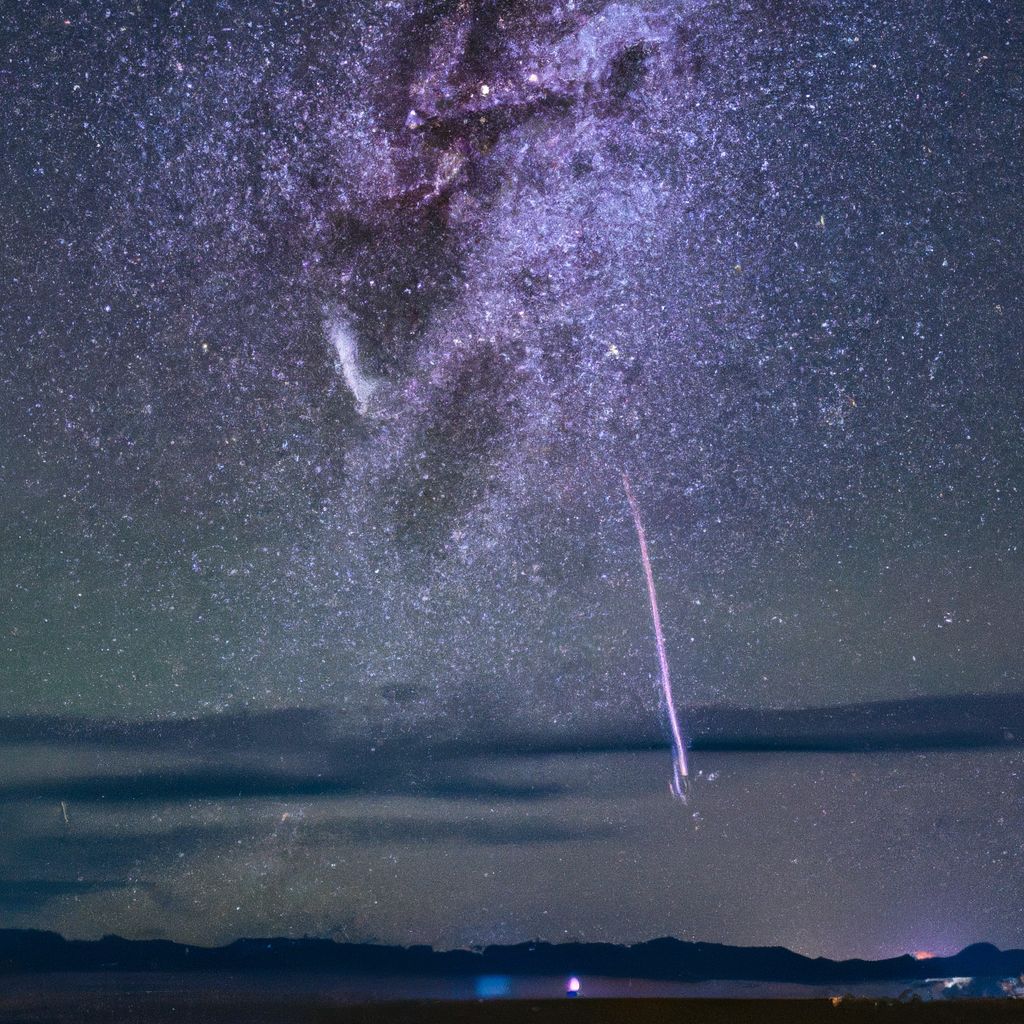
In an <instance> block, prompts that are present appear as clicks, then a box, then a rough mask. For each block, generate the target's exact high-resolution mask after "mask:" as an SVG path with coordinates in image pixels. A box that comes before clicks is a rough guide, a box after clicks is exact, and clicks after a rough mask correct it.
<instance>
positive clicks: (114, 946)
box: [0, 929, 1024, 984]
mask: <svg viewBox="0 0 1024 1024" xmlns="http://www.w3.org/2000/svg"><path fill="white" fill-rule="evenodd" d="M239 970H243V971H253V972H262V971H279V970H280V971H293V972H294V971H299V972H301V971H334V972H337V973H339V974H342V975H343V974H374V975H401V976H434V977H446V976H450V977H464V976H466V975H480V974H500V975H510V976H517V975H532V976H552V975H569V974H579V975H591V976H606V977H633V978H645V979H649V980H658V981H677V982H689V981H711V980H746V981H778V982H791V983H797V984H799V983H805V984H823V983H824V984H835V983H846V984H853V983H857V982H867V981H883V980H907V981H913V980H924V979H926V978H935V977H959V976H974V977H1008V976H1016V975H1019V974H1021V973H1024V949H1011V950H1000V949H998V948H997V947H996V946H994V945H992V944H991V943H984V942H982V943H975V944H973V945H970V946H967V947H965V948H964V949H962V950H960V952H958V953H955V954H953V955H951V956H947V957H932V958H928V959H923V960H918V959H916V958H915V957H913V956H911V955H909V954H904V955H902V956H898V957H889V958H886V959H882V960H864V959H859V958H854V959H849V960H831V959H829V958H827V957H807V956H804V955H803V954H801V953H795V952H793V951H792V950H790V949H787V948H785V947H783V946H769V947H762V946H727V945H723V944H719V943H710V942H684V941H682V940H679V939H674V938H669V937H664V938H658V939H651V940H647V941H645V942H640V943H636V944H634V945H629V946H626V945H615V944H612V943H599V942H597V943H583V942H571V943H548V942H539V941H538V942H521V943H516V944H513V945H507V946H497V945H495V946H485V947H481V948H475V949H453V950H434V949H433V948H432V947H431V946H425V945H419V946H416V945H414V946H386V945H377V944H372V943H341V942H336V941H334V940H332V939H319V938H301V939H289V938H282V937H270V938H262V939H259V938H257V939H252V938H241V939H236V940H235V941H233V942H231V943H229V944H227V945H224V946H216V947H208V946H193V945H189V944H186V943H178V942H173V941H171V940H167V939H124V938H121V937H119V936H116V935H108V936H104V937H103V938H101V939H88V940H83V939H65V938H64V937H63V936H61V935H59V934H58V933H56V932H48V931H36V930H29V929H24V930H23V929H0V974H17V973H53V972H71V971H73V972H110V971H128V972H133V971H166V972H190V971H239Z"/></svg>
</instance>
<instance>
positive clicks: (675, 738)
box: [622, 473, 689, 803]
mask: <svg viewBox="0 0 1024 1024" xmlns="http://www.w3.org/2000/svg"><path fill="white" fill-rule="evenodd" d="M622 486H623V487H624V488H625V491H626V500H627V501H628V502H629V510H630V512H632V513H633V524H634V525H635V526H636V536H637V540H639V541H640V558H641V559H642V561H643V563H644V575H645V576H646V577H647V596H648V598H649V599H650V602H651V619H652V621H653V622H654V639H655V641H656V642H657V645H658V664H659V665H660V667H661V692H662V696H663V697H664V698H665V707H666V709H667V710H668V724H669V728H670V729H671V730H672V781H671V783H669V788H670V789H671V790H672V794H673V796H676V797H678V798H679V799H680V800H682V801H683V803H686V797H687V790H688V787H689V771H688V769H687V767H686V744H685V743H684V742H683V734H682V730H681V729H680V728H679V718H678V716H677V715H676V705H675V701H674V700H673V699H672V682H671V680H670V679H669V674H668V656H667V655H666V654H665V634H664V633H662V631H661V615H660V614H659V613H658V594H657V592H656V591H655V589H654V573H653V572H652V571H651V558H650V555H648V553H647V533H646V532H645V531H644V524H643V520H642V519H641V518H640V506H639V505H638V504H637V500H636V495H635V494H634V493H633V488H632V487H631V486H630V484H629V476H628V475H627V474H626V473H623V474H622Z"/></svg>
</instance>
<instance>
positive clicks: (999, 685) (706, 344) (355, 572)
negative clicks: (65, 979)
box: [0, 0, 1024, 955]
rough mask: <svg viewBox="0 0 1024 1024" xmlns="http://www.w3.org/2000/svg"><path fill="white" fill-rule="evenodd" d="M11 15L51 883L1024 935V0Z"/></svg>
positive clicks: (40, 768) (447, 3)
mask: <svg viewBox="0 0 1024 1024" xmlns="http://www.w3.org/2000/svg"><path fill="white" fill-rule="evenodd" d="M0 47H2V50H0V54H2V59H0V89H2V92H3V98H4V102H3V104H2V105H0V119H2V122H0V167H2V169H3V175H4V181H5V188H4V189H3V197H2V199H0V202H2V203H3V217H2V223H3V225H4V227H3V247H2V249H3V260H4V274H3V284H2V286H0V287H2V289H3V291H2V298H0V339H2V343H0V425H2V437H3V444H2V446H0V501H2V502H3V507H2V510H0V576H2V578H3V580H4V581H5V585H4V587H3V588H2V589H0V636H2V638H3V642H2V644H0V657H2V662H0V673H2V683H3V687H4V693H5V694H6V695H7V696H6V699H5V702H4V704H3V706H2V707H0V714H2V715H3V716H5V717H4V718H3V721H2V723H0V724H2V726H3V728H2V729H0V740H2V743H3V747H2V756H3V758H4V761H5V769H4V776H5V778H6V779H7V780H8V784H7V789H6V790H3V793H5V794H6V795H4V796H2V798H0V799H2V800H3V801H4V802H3V806H2V808H0V813H2V814H3V817H4V825H3V829H2V830H0V831H2V833H3V835H2V838H0V859H2V860H3V861H4V862H5V863H7V864H9V865H19V866H18V867H17V868H16V869H15V868H13V867H12V868H11V871H12V872H15V871H16V873H17V877H15V876H14V875H13V874H12V876H11V878H10V879H8V881H10V882H11V883H12V889H11V891H12V892H14V891H16V892H17V893H18V894H19V895H18V896H17V897H16V898H14V897H12V898H11V900H10V901H9V903H8V904H7V905H3V904H0V909H3V910H4V913H5V917H7V916H9V917H10V918H11V920H12V921H15V922H16V923H19V924H26V925H33V926H36V925H38V926H46V927H60V928H63V929H64V930H65V931H68V932H71V933H75V934H83V935H84V934H98V933H101V932H105V931H120V932H123V933H125V934H132V935H139V934H160V935H169V936H172V937H177V938H189V939H191V940H194V941H201V940H209V939H212V938H218V939H219V938H226V937H230V936H233V935H237V934H240V933H243V932H245V933H249V934H257V933H263V934H267V933H283V932H289V933H294V934H303V933H305V932H309V933H314V932H315V933H318V934H345V935H348V936H350V937H360V938H383V939H386V940H401V941H426V942H437V943H440V944H452V943H462V942H468V943H472V942H479V941H490V940H494V939H497V940H518V939H523V938H527V937H530V936H544V937H549V938H560V937H565V936H566V935H567V934H572V935H578V936H583V937H590V938H610V939H614V940H617V941H618V940H631V939H638V938H643V937H647V936H650V935H655V934H664V933H672V934H678V935H681V936H683V937H689V938H700V939H708V940H722V941H737V942H765V943H772V944H776V943H778V944H788V945H790V946H793V947H795V948H799V949H802V950H805V951H807V952H812V953H829V954H842V953H859V954H865V955H874V954H876V953H879V952H886V951H902V949H904V948H910V949H917V948H933V947H938V946H943V945H945V946H948V947H952V946H954V945H956V944H957V943H960V944H963V943H965V942H967V941H972V940H975V939H985V940H993V941H999V942H1003V943H1010V942H1017V943H1020V942H1022V941H1024V935H1022V933H1021V931H1020V928H1021V925H1020V921H1019V915H1018V914H1017V913H1016V907H1015V906H1014V901H1013V899H1011V898H1009V897H1010V894H1012V893H1014V892H1017V891H1019V890H1020V886H1021V884H1022V871H1024V868H1022V857H1024V849H1022V847H1021V841H1020V838H1019V837H1020V835H1021V834H1022V829H1024V820H1022V815H1024V806H1022V795H1021V782H1020V771H1021V760H1020V748H1019V744H1020V742H1021V736H1022V735H1024V730H1021V728H1020V727H1019V726H1018V724H1017V722H1016V721H1015V720H1014V719H1013V717H1012V714H1013V713H1012V708H1013V707H1014V706H1015V705H1014V700H1015V699H1016V696H1015V695H1017V694H1019V692H1020V689H1021V681H1020V680H1021V669H1022V664H1021V653H1020V649H1019V644H1018V643H1017V640H1016V638H1017V637H1019V636H1020V635H1021V631H1022V629H1024V619H1022V604H1021V602H1020V600H1019V595H1020V593H1021V587H1022V585H1024V569H1022V563H1021V558H1020V550H1021V547H1020V545H1021V526H1020V524H1021V521H1022V519H1021V514H1022V511H1024V509H1022V507H1021V505H1022V502H1021V480H1022V460H1021V452H1022V451H1024V446H1022V444H1021V441H1022V420H1021V409H1022V404H1021V401H1020V396H1021V393H1022V383H1024V375H1022V369H1024V365H1022V364H1024V358H1022V349H1021V346H1020V343H1019V332H1020V326H1019V325H1020V312H1021V307H1020V299H1019V296H1020V294H1021V281H1020V269H1019V268H1020V267H1021V265H1022V257H1024V252H1022V251H1021V249H1022V243H1021V239H1022V238H1024V232H1022V231H1021V226H1022V224H1021V221H1022V217H1021V213H1022V210H1021V205H1022V203H1021V198H1020V196H1021V190H1020V187H1019V184H1020V180H1021V171H1022V164H1024V160H1022V153H1021V142H1020V140H1021V138H1022V133H1021V131H1020V123H1019V121H1020V115H1019V111H1020V109H1021V99H1022V95H1021V93H1022V82H1021V75H1020V66H1021V62H1020V56H1021V52H1022V25H1021V17H1020V12H1019V10H1018V9H1017V5H1015V4H1014V3H1012V2H1011V0H993V2H990V3H988V2H984V3H977V2H972V3H968V2H966V0H939V2H934V0H931V2H924V0H894V2H892V3H888V4H884V5H881V6H879V5H878V4H874V3H867V2H860V0H835V2H833V3H818V2H806V3H803V2H797V0H745V2H737V3H731V2H724V0H714V2H712V0H686V2H683V0H681V2H666V0H635V2H620V3H615V2H612V3H606V2H602V0H576V2H573V0H564V2H561V3H556V2H547V0H545V2H541V0H536V2H534V0H527V2H522V0H519V2H515V3H513V2H509V3H501V2H498V0H490V2H483V0H479V2H478V0H437V2H430V0H410V2H383V0H358V2H352V3H346V4H343V5H329V4H316V5H311V4H306V3H303V2H301V0H280V2H278V0H266V2H257V3H246V4H243V3H240V2H235V0H222V2H218V3H214V2H205V0H203V2H196V3H189V4H185V3H155V2H149V0H136V2H131V3H129V2H121V0H117V2H111V3H109V4H104V5H95V4H92V3H85V2H71V3H67V4H64V5H62V6H60V7H59V8H58V7H54V6H53V5H51V4H44V3H41V2H30V0H18V2H16V3H11V4H6V5H4V7H3V10H2V11H0ZM623 466H628V467H629V473H630V478H631V481H632V484H633V487H634V489H635V491H636V495H637V499H638V501H639V503H640V505H641V507H642V509H643V513H644V520H645V525H646V528H647V531H648V533H649V535H650V540H651V545H652V549H653V550H654V551H656V552H657V554H658V564H657V572H658V597H659V600H660V603H661V615H662V618H663V620H664V624H665V639H666V645H667V652H666V653H667V658H668V659H669V660H670V662H671V664H672V668H673V672H674V674H675V683H676V684H677V687H678V689H679V690H680V691H681V692H685V693H686V695H687V697H686V705H687V722H688V724H689V720H690V710H691V709H692V710H693V722H694V735H693V737H692V739H693V742H694V750H695V751H699V750H700V749H701V744H702V743H705V744H711V747H712V749H713V750H714V751H715V752H713V753H712V752H708V753H705V754H702V755H700V762H701V763H700V765H699V767H700V769H701V771H700V772H699V773H697V774H696V776H695V778H694V780H693V781H694V787H695V792H696V794H697V797H696V799H695V800H694V801H693V802H692V803H691V806H689V807H687V808H682V807H680V806H679V805H678V804H677V803H675V802H672V801H669V800H668V799H667V798H666V796H665V794H664V779H663V774H664V773H663V768H664V750H663V749H662V748H663V747H664V744H665V736H664V734H663V731H662V730H659V729H658V727H657V726H658V722H659V688H658V678H657V673H656V671H655V669H656V666H655V665H653V664H652V658H651V650H650V643H649V637H650V620H649V613H648V607H647V603H646V597H645V592H644V581H643V579H642V578H640V575H639V574H638V572H637V558H636V537H635V535H634V533H633V530H632V526H631V523H630V519H629V516H628V514H627V510H625V509H624V508H623V500H622V486H621V476H620V469H621V467H623ZM972 695H980V697H981V698H985V699H989V700H992V701H995V702H996V703H994V704H991V705H990V704H985V705H984V707H985V708H987V709H988V708H997V709H999V712H998V714H996V712H994V711H986V714H991V715H995V717H996V719H998V717H999V715H1003V718H1002V720H995V719H993V720H992V721H989V720H987V719H986V721H987V722H988V724H987V725H986V731H985V732H984V739H983V740H982V741H977V740H976V738H975V739H971V737H967V738H966V739H965V737H964V734H963V733H962V732H958V731H957V729H956V728H955V727H954V726H955V724H956V722H957V721H958V720H959V719H960V718H962V717H964V716H969V715H970V714H971V713H972V709H974V708H975V706H976V704H977V699H980V698H977V699H976V698H975V697H974V696H972ZM878 701H895V702H896V703H895V704H893V705H888V704H886V705H882V709H883V710H881V711H879V710H878V707H876V706H875V704H874V703H873V702H878ZM949 701H953V702H954V703H953V705H952V710H950V705H949V704H948V703H947V702H949ZM907 702H910V703H907ZM914 702H919V703H914ZM1000 702H1003V703H1000ZM908 707H911V708H916V709H918V710H917V711H915V712H914V714H915V715H917V716H918V717H919V720H920V722H923V723H925V724H926V725H927V729H926V736H925V739H924V740H921V739H920V738H917V739H915V740H914V742H909V741H906V738H905V737H903V738H902V739H897V740H893V739H892V737H891V731H886V730H887V729H889V727H890V725H891V723H888V724H886V726H885V728H884V729H882V733H881V734H882V735H884V736H885V737H888V738H886V739H884V741H878V742H876V740H877V736H878V735H879V733H877V732H871V734H870V736H869V737H866V738H864V739H863V741H858V739H857V736H858V732H857V729H858V728H859V726H858V724H857V723H862V722H870V723H875V722H876V719H877V716H879V715H882V716H883V717H884V716H885V715H888V714H890V713H891V714H893V715H895V714H896V713H897V712H896V711H891V710H886V709H892V708H898V709H904V711H903V712H901V713H905V709H906V708H908ZM723 708H724V709H725V711H723V710H722V709H723ZM716 709H717V710H716ZM833 709H841V710H840V711H835V710H833ZM864 709H867V710H864ZM784 712H785V713H793V714H801V713H806V714H808V715H811V716H812V719H813V722H814V723H815V730H816V731H813V742H812V741H807V742H806V743H804V744H803V745H802V746H801V745H800V744H796V745H795V746H794V745H793V744H792V743H790V742H789V739H787V737H788V736H789V734H788V733H787V734H785V735H783V733H780V732H779V730H780V729H782V725H780V721H782V720H780V719H776V718H773V717H771V715H772V714H776V713H778V714H782V713H784ZM1004 712H1005V714H1004ZM722 714H725V715H726V719H725V720H726V722H727V723H728V722H732V721H733V720H732V719H731V718H729V717H728V716H729V715H732V714H735V715H739V716H740V720H741V722H742V723H743V727H742V728H739V729H738V732H737V733H736V734H735V735H733V734H732V733H730V734H729V735H730V736H732V739H730V740H729V742H728V743H727V744H726V745H725V747H721V746H720V747H718V748H715V747H714V744H715V743H718V742H719V739H716V737H720V735H721V733H720V731H716V730H718V729H719V726H717V725H716V724H715V723H718V722H720V721H721V719H720V717H718V716H720V715H722ZM26 716H27V717H26ZM236 716H241V717H240V718H238V717H236ZM246 716H248V717H246ZM265 716H269V717H265ZM274 716H280V717H279V718H275V717H274ZM303 716H311V717H309V718H306V717H303ZM762 716H767V717H762ZM830 716H832V717H830ZM865 716H866V717H865ZM239 722H240V723H241V724H238V723H239ZM267 722H276V723H278V724H277V725H268V724H266V723H267ZM311 722H315V723H316V724H315V735H310V734H308V733H307V730H310V729H313V728H314V727H313V726H312V725H311V724H310V723H311ZM33 723H35V724H33ZM181 723H191V724H188V725H187V726H186V725H182V724H181ZM225 723H235V724H233V725H231V726H230V728H227V729H226V727H225ZM830 723H831V724H830ZM850 723H853V724H852V725H851V724H850ZM951 723H952V724H951ZM179 725H180V726H181V728H182V729H183V732H182V733H181V734H180V736H178V734H175V735H176V736H178V739H177V741H176V742H175V743H168V744H162V743H155V744H154V745H153V746H152V747H151V748H150V747H149V746H148V745H149V744H150V743H151V741H153V737H154V736H159V735H162V734H161V732H160V730H161V729H164V728H171V727H172V726H173V727H178V726H179ZM840 726H841V728H842V729H843V730H847V731H844V732H843V733H842V741H841V743H838V745H837V742H832V741H830V736H831V735H832V732H831V731H830V730H834V729H839V728H840ZM893 727H894V726H893ZM236 728H237V735H238V736H239V737H249V739H250V740H251V745H246V744H241V745H240V744H239V742H236V741H235V740H234V739H233V738H232V735H233V734H232V729H236ZM865 728H867V727H866V726H865ZM872 728H874V726H872ZM225 729H226V731H225ZM90 730H99V731H98V732H94V731H90ZM702 730H703V731H702ZM726 732H728V730H726ZM900 735H901V736H902V734H900ZM61 736H63V737H65V738H66V739H67V742H66V744H64V745H63V746H62V745H61V743H60V742H59V737H61ZM97 736H99V737H100V739H97V738H96V737H97ZM971 736H974V734H971ZM89 737H92V738H91V739H90V738H89ZM140 737H141V738H140ZM929 737H930V739H929ZM314 740H315V742H314ZM307 748H308V749H307ZM705 749H707V748H705ZM310 750H312V751H313V752H312V753H310V752H309V751H310ZM405 751H415V754H416V756H415V757H407V756H406V754H405ZM125 777H131V778H136V779H137V780H141V781H139V783H138V786H139V788H136V789H132V788H131V786H128V785H127V783H125V782H124V778H125ZM318 779H319V780H320V782H318V781H317V780H318ZM244 780H249V781H250V783H251V786H250V787H249V788H248V789H247V788H246V786H245V785H241V788H239V783H240V782H244ZM126 786H127V788H125V787H126ZM318 787H319V788H318ZM242 791H245V792H246V793H248V795H247V796H245V797H244V798H243V797H237V796H236V797H232V793H238V792H242ZM113 793H121V794H122V798H120V799H117V800H115V799H114V798H113V796H111V795H110V794H113ZM125 793H127V794H128V795H127V796H124V794H125ZM61 800H64V802H65V807H66V815H67V821H65V820H64V815H63V812H62V808H61V802H60V801H61ZM663 804H664V805H665V806H662V805H663ZM886 836H888V837H890V838H888V839H887V838H885V837H886ZM968 838H969V840H970V841H969V842H968V841H967V839H968ZM709 865H714V867H715V870H714V871H710V872H709V871H708V866H709ZM570 866H571V867H570ZM567 875H571V876H572V880H573V882H574V883H576V884H573V885H568V886H567V885H565V881H566V876H567ZM926 878H927V879H928V880H929V881H928V884H924V882H923V881H922V880H923V879H926ZM0 881H2V879H0ZM14 883H17V885H16V886H15V885H14ZM0 888H2V887H0ZM580 892H590V893H593V894H595V895H594V896H593V898H586V899H581V898H579V893H580ZM195 901H199V902H198V903H196V902H195ZM837 901H838V902H839V903H841V904H842V906H841V908H839V909H837ZM200 906H201V907H202V908H203V911H202V913H199V912H198V909H197V908H198V907H200ZM837 919H841V921H842V923H841V925H839V924H837V923H836V921H837Z"/></svg>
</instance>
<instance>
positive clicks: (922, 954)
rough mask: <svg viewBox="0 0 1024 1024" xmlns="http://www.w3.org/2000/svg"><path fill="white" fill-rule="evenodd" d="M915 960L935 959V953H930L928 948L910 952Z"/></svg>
mask: <svg viewBox="0 0 1024 1024" xmlns="http://www.w3.org/2000/svg"><path fill="white" fill-rule="evenodd" d="M910 955H911V956H912V957H913V958H914V959H915V960H934V959H935V954H934V953H929V952H928V950H927V949H919V950H917V952H916V953H911V954H910Z"/></svg>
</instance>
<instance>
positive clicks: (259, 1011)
mask: <svg viewBox="0 0 1024 1024" xmlns="http://www.w3.org/2000/svg"><path fill="white" fill-rule="evenodd" d="M1021 1020H1024V1005H1022V1004H1021V1003H1020V1002H1019V1001H1014V1000H1000V999H965V1000H958V1001H951V1002H930V1003H899V1002H893V1001H887V1000H872V999H844V1000H843V1001H841V1002H840V1003H839V1004H838V1005H835V1004H833V1002H831V1001H830V1000H825V999H579V1000H569V999H559V1000H555V999H547V1000H543V999H542V1000H526V999H523V1000H518V999H516V1000H511V999H509V1000H487V1001H484V1000H479V1001H460V1002H444V1001H440V1000H431V1001H420V1002H400V1003H374V1004H369V1005H361V1006H339V1005H330V1004H329V1003H324V1002H317V1001H315V1000H306V1001H301V1002H296V1001H276V1002H275V1001H274V1000H261V1001H258V1002H253V1001H250V1000H245V999H239V998H238V997H237V996H233V995H231V994H230V993H224V994H223V995H212V994H210V993H207V994H205V995H204V996H203V997H201V998H198V997H197V996H196V994H195V993H191V994H188V993H186V994H185V995H184V996H183V997H182V998H174V997H168V996H167V994H166V993H144V992H141V993H140V992H134V993H131V994H130V995H123V996H122V995H119V994H117V993H110V992H92V993H88V992H87V993H81V992H80V993H74V994H72V993H53V994H49V995H48V994H47V993H45V992H39V993H35V994H32V995H29V994H27V993H21V994H17V995H12V994H10V993H7V994H5V993H3V992H2V991H0V1022H3V1024H15V1022H17V1024H44V1022H45V1024H72V1022H74V1024H78V1022H83V1024H85V1022H93V1024H107V1022H110V1024H113V1022H140V1024H141V1022H146V1024H169V1022H172V1021H174V1022H188V1024H206V1022H210V1024H285V1022H287V1024H302V1022H311V1024H477V1022H480V1024H485V1022H486V1024H519V1022H529V1024H549V1022H550V1024H556V1022H557V1024H612V1022H619V1021H624V1022H625V1021H628V1022H630V1024H663V1022H675V1021H678V1022H680V1024H762V1022H773V1021H779V1022H787V1024H812V1022H814V1024H816V1022H818V1021H827V1022H834V1024H860V1022H865V1024H868V1022H870V1024H904V1022H910V1024H917V1022H921V1024H961V1022H962V1024H975V1022H980V1024H985V1022H988V1021H993V1022H1006V1024H1009V1022H1010V1021H1021Z"/></svg>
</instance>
